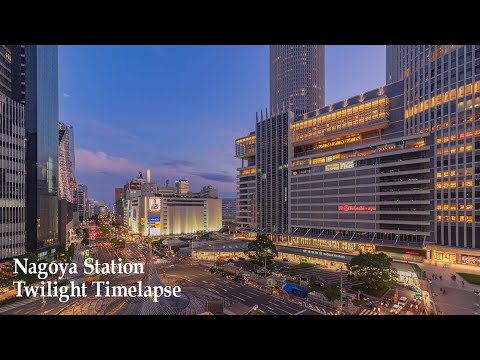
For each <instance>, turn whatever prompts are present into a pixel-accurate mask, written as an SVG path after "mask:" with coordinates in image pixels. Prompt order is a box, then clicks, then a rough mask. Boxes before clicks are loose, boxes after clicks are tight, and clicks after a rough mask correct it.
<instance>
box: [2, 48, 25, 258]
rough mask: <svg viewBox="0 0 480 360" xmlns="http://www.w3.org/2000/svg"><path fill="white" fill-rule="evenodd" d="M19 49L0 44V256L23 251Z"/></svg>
mask: <svg viewBox="0 0 480 360" xmlns="http://www.w3.org/2000/svg"><path fill="white" fill-rule="evenodd" d="M19 49H20V45H0V139H1V141H0V260H1V259H5V258H11V257H14V256H19V255H22V254H24V253H25V151H26V149H25V145H26V144H25V108H24V105H23V103H22V101H21V100H22V99H21V97H20V96H19V94H20V92H21V88H22V69H23V66H22V64H23V62H22V57H21V56H20V52H19V51H17V50H19ZM23 85H24V84H23Z"/></svg>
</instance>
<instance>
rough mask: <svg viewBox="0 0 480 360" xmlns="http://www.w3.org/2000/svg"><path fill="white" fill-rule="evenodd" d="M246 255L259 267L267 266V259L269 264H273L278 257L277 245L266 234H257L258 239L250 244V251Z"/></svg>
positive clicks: (246, 251)
mask: <svg viewBox="0 0 480 360" xmlns="http://www.w3.org/2000/svg"><path fill="white" fill-rule="evenodd" d="M244 253H245V255H248V257H249V258H250V259H251V260H252V261H253V262H255V263H257V264H258V265H265V258H266V260H267V264H271V263H273V259H275V258H276V257H277V256H278V251H277V248H276V247H275V244H274V243H273V241H272V240H270V239H269V238H268V237H267V235H264V234H257V239H256V240H254V241H251V242H249V243H248V250H245V252H244Z"/></svg>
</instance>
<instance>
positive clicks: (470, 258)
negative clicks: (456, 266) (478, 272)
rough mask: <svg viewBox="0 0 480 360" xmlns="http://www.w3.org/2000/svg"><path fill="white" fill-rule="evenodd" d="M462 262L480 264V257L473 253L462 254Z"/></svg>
mask: <svg viewBox="0 0 480 360" xmlns="http://www.w3.org/2000/svg"><path fill="white" fill-rule="evenodd" d="M462 264H464V265H476V266H480V257H478V256H471V255H462Z"/></svg>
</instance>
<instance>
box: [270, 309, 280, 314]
mask: <svg viewBox="0 0 480 360" xmlns="http://www.w3.org/2000/svg"><path fill="white" fill-rule="evenodd" d="M270 312H271V313H272V314H273V315H278V314H277V313H276V312H275V311H273V310H270Z"/></svg>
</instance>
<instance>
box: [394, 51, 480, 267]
mask: <svg viewBox="0 0 480 360" xmlns="http://www.w3.org/2000/svg"><path fill="white" fill-rule="evenodd" d="M479 62H480V45H390V46H387V83H389V82H393V81H398V80H402V79H403V81H404V88H405V94H404V96H405V129H404V132H405V135H406V136H412V135H415V134H419V133H429V134H430V136H431V137H432V143H433V144H435V145H434V146H435V147H434V150H433V159H432V160H433V164H432V167H433V173H434V181H435V187H434V190H433V191H432V197H433V198H432V203H433V207H434V208H433V209H432V212H433V213H434V221H433V229H432V230H433V231H434V236H433V238H434V239H435V240H436V242H437V244H438V245H447V246H455V247H464V248H480V206H479V204H480V190H479V186H480V173H479V169H480V162H479V160H480V158H479V150H480V63H479ZM445 254H447V255H445V258H447V257H448V256H450V255H448V253H447V252H445ZM442 260H444V259H442Z"/></svg>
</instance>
